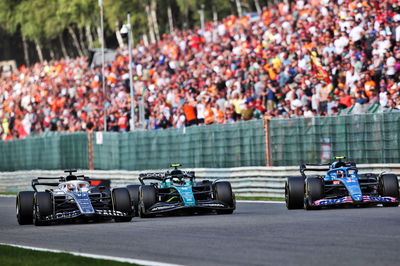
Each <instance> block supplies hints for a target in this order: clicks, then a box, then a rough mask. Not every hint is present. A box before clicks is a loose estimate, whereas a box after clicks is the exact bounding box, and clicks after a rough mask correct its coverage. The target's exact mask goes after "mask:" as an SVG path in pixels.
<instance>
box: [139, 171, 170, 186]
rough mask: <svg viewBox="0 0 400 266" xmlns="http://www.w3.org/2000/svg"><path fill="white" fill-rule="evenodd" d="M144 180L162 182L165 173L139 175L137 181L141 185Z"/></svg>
mask: <svg viewBox="0 0 400 266" xmlns="http://www.w3.org/2000/svg"><path fill="white" fill-rule="evenodd" d="M144 180H157V181H161V182H162V181H164V180H165V173H142V174H139V181H140V183H141V184H142V185H144Z"/></svg>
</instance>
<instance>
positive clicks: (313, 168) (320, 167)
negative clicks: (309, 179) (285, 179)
mask: <svg viewBox="0 0 400 266" xmlns="http://www.w3.org/2000/svg"><path fill="white" fill-rule="evenodd" d="M330 166H331V164H330V163H322V164H311V163H307V164H302V165H300V173H301V175H302V176H303V177H306V174H305V172H306V171H310V172H322V171H325V172H327V171H329V169H330Z"/></svg>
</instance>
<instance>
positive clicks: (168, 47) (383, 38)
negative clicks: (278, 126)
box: [0, 0, 400, 140]
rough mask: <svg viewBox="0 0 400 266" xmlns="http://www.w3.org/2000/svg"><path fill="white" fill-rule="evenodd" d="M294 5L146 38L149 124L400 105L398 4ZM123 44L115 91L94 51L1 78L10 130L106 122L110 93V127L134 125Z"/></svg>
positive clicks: (318, 0)
mask: <svg viewBox="0 0 400 266" xmlns="http://www.w3.org/2000/svg"><path fill="white" fill-rule="evenodd" d="M293 2H294V3H293V4H292V6H291V7H290V8H289V4H288V3H285V2H280V3H277V4H274V5H269V6H268V7H267V6H265V7H263V8H262V10H261V12H260V13H248V14H244V15H243V16H235V15H231V16H228V17H226V18H224V19H223V20H221V21H216V22H207V23H206V25H205V30H204V32H203V31H202V30H201V29H200V28H193V29H189V30H178V29H175V30H173V31H172V32H171V33H170V34H165V35H163V36H162V37H161V38H160V40H159V41H158V42H157V43H153V44H147V45H146V44H145V42H140V43H138V44H136V46H135V47H133V48H132V53H133V58H132V59H133V60H132V61H133V76H134V91H135V99H136V100H135V102H136V103H139V102H140V101H141V100H143V103H144V117H145V123H144V125H143V126H144V128H145V129H147V130H156V129H165V128H170V127H175V128H182V127H185V126H191V125H202V124H207V125H208V124H213V123H221V124H224V123H233V122H235V121H239V120H251V119H259V118H262V117H264V116H269V117H272V118H295V117H313V116H330V115H340V114H341V113H346V114H348V113H360V112H365V111H377V110H380V111H381V110H385V109H393V110H394V109H400V92H399V89H400V79H399V76H400V7H399V5H398V1H392V0H384V1H359V0H355V1H343V0H339V1H328V0H312V1H293ZM117 52H118V54H117V56H116V58H115V61H113V62H112V63H111V64H108V65H107V66H106V70H105V78H106V95H103V93H102V90H101V78H102V77H101V74H102V73H101V68H91V67H90V66H89V62H88V59H87V58H86V57H76V58H62V59H59V60H53V61H41V62H37V63H35V64H34V65H32V66H30V67H24V66H22V67H20V68H19V69H18V70H16V71H14V72H13V73H12V74H11V75H4V76H2V77H1V81H0V103H1V104H0V118H1V127H0V135H1V139H2V140H11V139H17V138H24V137H26V136H29V135H33V134H41V133H43V132H48V131H66V132H76V131H84V130H87V129H91V130H92V129H93V130H103V125H104V121H103V119H104V114H103V98H104V97H105V99H106V101H107V104H106V106H107V131H120V132H124V131H129V130H130V124H129V120H130V119H131V117H130V94H129V81H128V80H129V71H128V61H129V58H128V52H127V49H126V48H125V49H118V50H117ZM378 107H379V108H378ZM136 108H137V109H138V108H139V106H138V105H137V106H136ZM136 114H137V115H138V112H136ZM134 121H137V122H139V117H137V118H135V119H134ZM136 126H137V127H139V126H141V125H139V124H137V125H136Z"/></svg>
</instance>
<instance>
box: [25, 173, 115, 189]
mask: <svg viewBox="0 0 400 266" xmlns="http://www.w3.org/2000/svg"><path fill="white" fill-rule="evenodd" d="M76 180H82V181H87V182H89V184H90V185H91V186H94V187H100V186H103V187H105V188H108V189H109V188H110V186H111V180H110V179H95V178H89V177H87V176H84V175H78V176H76ZM66 181H68V180H67V177H65V176H60V177H38V178H35V179H32V188H33V190H34V191H36V192H37V189H36V187H37V186H49V187H56V186H58V185H59V184H60V183H61V182H66Z"/></svg>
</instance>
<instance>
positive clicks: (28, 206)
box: [16, 191, 35, 225]
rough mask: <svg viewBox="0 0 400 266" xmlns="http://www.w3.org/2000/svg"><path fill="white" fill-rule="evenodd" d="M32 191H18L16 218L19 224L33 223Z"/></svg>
mask: <svg viewBox="0 0 400 266" xmlns="http://www.w3.org/2000/svg"><path fill="white" fill-rule="evenodd" d="M34 195H35V192H34V191H21V192H19V193H18V196H17V202H16V210H17V220H18V223H19V224H20V225H24V224H32V223H33V196H34Z"/></svg>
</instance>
